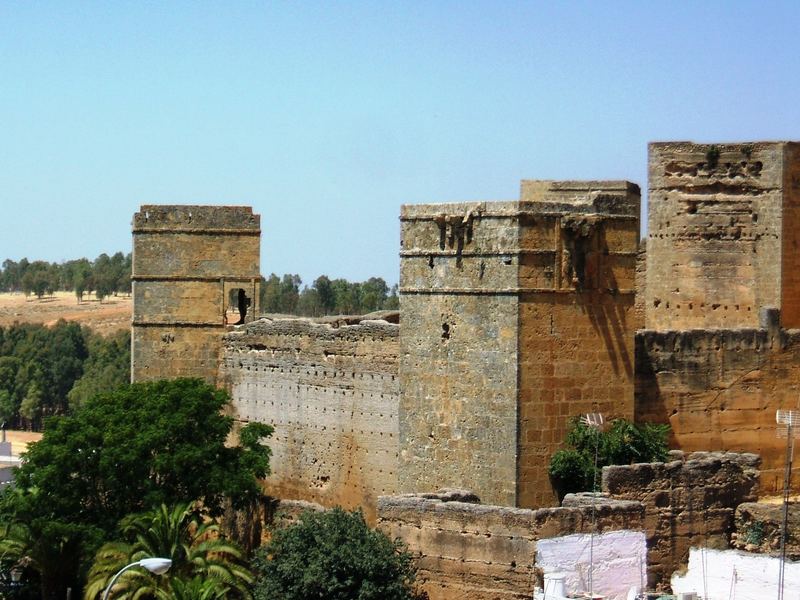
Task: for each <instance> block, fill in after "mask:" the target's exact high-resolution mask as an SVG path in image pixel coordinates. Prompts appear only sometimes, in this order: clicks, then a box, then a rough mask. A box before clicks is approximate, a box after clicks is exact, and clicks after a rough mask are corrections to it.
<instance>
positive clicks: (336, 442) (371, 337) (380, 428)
mask: <svg viewBox="0 0 800 600" xmlns="http://www.w3.org/2000/svg"><path fill="white" fill-rule="evenodd" d="M349 321H350V323H351V324H343V323H342V322H341V321H336V320H331V319H329V320H328V322H314V321H312V320H310V319H276V320H271V319H261V320H259V321H256V322H254V323H251V324H248V325H246V326H244V327H240V328H238V329H237V330H235V331H233V332H230V333H228V334H227V335H226V336H225V338H224V340H223V353H222V360H221V364H220V374H219V379H220V381H221V382H222V383H223V385H225V387H227V389H228V390H229V391H230V394H231V397H232V410H233V414H234V417H235V418H236V419H237V420H239V421H240V422H243V423H244V422H249V421H259V422H263V423H268V424H270V425H273V426H274V427H275V433H274V435H273V437H272V438H271V439H270V441H269V445H270V447H271V448H272V461H271V463H272V471H273V474H272V475H271V476H270V477H269V478H268V479H267V481H266V491H267V493H269V494H270V495H273V496H275V497H278V498H282V499H293V500H306V501H310V502H316V503H319V504H321V505H324V506H333V505H337V504H338V505H341V506H343V507H345V508H356V507H362V508H364V510H365V514H366V516H367V517H368V518H370V519H374V514H375V505H376V502H377V498H378V496H379V495H382V494H392V493H395V492H396V491H397V462H398V452H399V448H398V419H397V405H398V380H397V352H398V341H397V340H398V329H399V326H398V325H397V324H393V323H389V322H387V321H383V320H368V319H367V320H359V319H350V320H349Z"/></svg>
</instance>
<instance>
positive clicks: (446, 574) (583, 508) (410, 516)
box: [378, 492, 644, 600]
mask: <svg viewBox="0 0 800 600" xmlns="http://www.w3.org/2000/svg"><path fill="white" fill-rule="evenodd" d="M593 517H594V518H593ZM643 518H644V510H643V507H642V505H641V504H640V503H638V502H619V501H613V500H609V499H603V500H601V501H599V502H598V503H597V504H596V505H595V506H594V507H592V506H591V505H590V504H583V505H576V506H570V507H558V508H543V509H538V510H529V509H522V508H510V507H502V506H488V505H483V504H477V503H475V502H474V501H461V500H460V499H459V494H452V493H448V492H445V493H443V494H436V493H432V494H419V495H414V494H408V495H403V496H393V497H381V498H380V499H379V500H378V527H379V528H380V529H381V530H383V531H384V532H385V533H386V534H387V535H388V536H389V537H391V538H400V539H401V540H403V541H404V542H405V543H406V544H407V545H408V547H409V550H410V551H411V553H412V554H414V555H415V556H416V557H417V562H416V566H417V580H418V581H419V582H421V583H422V584H423V589H424V590H425V591H426V592H428V594H429V596H430V598H431V600H458V599H461V598H470V599H474V600H505V599H509V600H510V599H512V598H514V599H516V598H520V599H522V598H531V597H532V593H533V587H534V583H535V581H536V579H535V576H534V573H533V570H534V567H535V564H534V561H535V556H536V542H537V541H538V540H540V539H546V538H553V537H558V536H562V535H568V534H574V533H590V532H595V533H603V532H607V531H614V530H620V529H633V530H636V529H642V527H643V524H644V523H643Z"/></svg>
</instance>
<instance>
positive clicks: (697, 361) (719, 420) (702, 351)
mask: <svg viewBox="0 0 800 600" xmlns="http://www.w3.org/2000/svg"><path fill="white" fill-rule="evenodd" d="M773 319H774V321H777V317H776V316H774V315H773ZM799 365H800V331H798V330H785V329H778V328H775V327H772V328H769V329H767V328H764V329H738V330H732V329H728V330H693V331H678V332H675V331H673V332H655V331H640V332H638V333H637V335H636V420H637V422H655V423H666V422H668V423H669V424H670V425H671V427H672V439H671V445H672V446H673V447H675V448H679V449H681V450H685V451H695V450H702V449H706V448H714V449H720V450H728V451H736V452H753V453H756V454H759V455H760V456H761V457H762V459H763V464H762V471H761V489H762V492H763V493H765V494H775V493H780V490H782V488H783V470H784V461H785V452H786V451H785V447H786V442H785V440H783V439H780V438H778V437H777V435H776V423H775V412H776V410H778V409H796V408H797V398H798V394H799V393H800V366H799ZM798 475H800V468H797V467H796V468H795V470H794V477H793V479H794V482H795V488H796V489H800V487H799V486H800V483H798V482H800V479H799V478H798Z"/></svg>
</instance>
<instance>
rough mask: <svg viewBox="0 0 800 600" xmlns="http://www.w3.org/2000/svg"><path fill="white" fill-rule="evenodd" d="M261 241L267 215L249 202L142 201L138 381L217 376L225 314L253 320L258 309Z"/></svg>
mask: <svg viewBox="0 0 800 600" xmlns="http://www.w3.org/2000/svg"><path fill="white" fill-rule="evenodd" d="M260 243H261V221H260V217H259V215H255V214H253V211H252V209H251V208H250V207H247V206H155V205H146V206H142V207H141V209H140V210H139V212H138V213H136V214H135V215H134V216H133V273H132V280H133V333H132V339H131V346H132V347H131V379H132V380H133V381H145V380H152V379H160V378H169V377H201V378H203V379H206V380H207V381H209V382H213V381H214V380H215V378H216V373H217V364H218V359H219V353H220V349H221V346H222V334H223V333H224V332H225V330H226V325H227V324H228V323H227V321H228V320H229V318H226V312H227V314H228V315H231V314H233V315H235V318H236V319H237V320H240V318H241V315H242V314H244V319H243V320H244V321H250V320H252V319H253V317H254V315H257V314H258V311H259V307H258V298H259V287H260V281H261V279H260V278H261V274H260V268H259V262H260ZM231 307H233V309H234V310H233V311H230V310H229V309H230V308H231Z"/></svg>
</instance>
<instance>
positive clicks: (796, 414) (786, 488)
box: [775, 410, 800, 600]
mask: <svg viewBox="0 0 800 600" xmlns="http://www.w3.org/2000/svg"><path fill="white" fill-rule="evenodd" d="M775 421H776V422H777V423H778V429H777V432H778V437H779V438H784V437H785V438H786V468H785V470H784V473H783V520H782V524H781V559H780V566H779V571H778V600H783V574H784V570H785V568H786V534H787V527H788V523H789V493H790V489H791V485H790V484H791V480H792V461H793V460H794V439H795V438H796V437H798V436H800V410H779V411H777V412H776V413H775Z"/></svg>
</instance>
